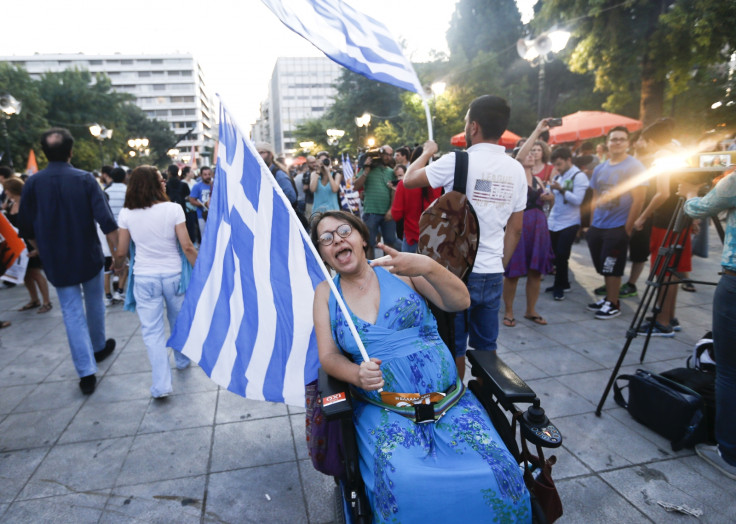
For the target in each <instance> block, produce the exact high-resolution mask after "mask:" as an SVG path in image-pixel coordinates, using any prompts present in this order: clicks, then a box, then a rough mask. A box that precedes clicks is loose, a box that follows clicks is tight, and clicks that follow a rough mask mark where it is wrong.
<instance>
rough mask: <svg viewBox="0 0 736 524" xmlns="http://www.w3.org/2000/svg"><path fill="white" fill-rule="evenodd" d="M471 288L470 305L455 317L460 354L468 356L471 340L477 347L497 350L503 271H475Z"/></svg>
mask: <svg viewBox="0 0 736 524" xmlns="http://www.w3.org/2000/svg"><path fill="white" fill-rule="evenodd" d="M468 291H469V292H470V307H469V308H468V309H467V310H466V311H465V312H464V314H463V312H459V313H458V314H457V315H456V316H455V356H456V357H461V356H463V355H465V351H466V349H467V346H468V342H469V343H470V346H471V347H472V348H473V349H480V350H483V351H496V347H497V346H496V339H497V338H498V310H499V308H500V307H501V293H502V291H503V273H471V274H470V277H469V278H468ZM468 335H470V341H468Z"/></svg>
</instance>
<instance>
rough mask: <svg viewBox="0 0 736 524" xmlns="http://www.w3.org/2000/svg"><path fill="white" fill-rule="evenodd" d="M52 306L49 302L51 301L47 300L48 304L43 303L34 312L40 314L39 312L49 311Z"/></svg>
mask: <svg viewBox="0 0 736 524" xmlns="http://www.w3.org/2000/svg"><path fill="white" fill-rule="evenodd" d="M52 307H54V306H53V305H52V304H51V302H49V303H48V304H44V305H43V306H41V307H40V308H38V311H36V314H38V315H40V314H41V313H48V312H49V311H51V308H52Z"/></svg>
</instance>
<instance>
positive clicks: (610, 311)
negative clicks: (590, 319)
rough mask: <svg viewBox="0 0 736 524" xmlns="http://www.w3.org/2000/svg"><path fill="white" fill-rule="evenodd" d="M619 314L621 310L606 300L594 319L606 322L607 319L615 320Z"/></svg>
mask: <svg viewBox="0 0 736 524" xmlns="http://www.w3.org/2000/svg"><path fill="white" fill-rule="evenodd" d="M620 314H621V310H620V309H619V308H617V307H616V306H614V305H613V304H611V303H610V302H609V301H608V300H606V301H605V302H604V303H603V305H602V306H601V308H600V309H599V310H598V311H596V313H595V318H596V319H598V320H608V319H609V318H616V317H617V316H619V315H620Z"/></svg>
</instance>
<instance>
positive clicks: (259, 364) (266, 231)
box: [245, 172, 278, 398]
mask: <svg viewBox="0 0 736 524" xmlns="http://www.w3.org/2000/svg"><path fill="white" fill-rule="evenodd" d="M268 176H269V177H270V178H273V176H272V175H271V173H270V172H269V173H268ZM261 180H263V177H261ZM277 187H278V186H277ZM272 214H273V186H271V185H270V184H264V183H261V191H260V195H259V197H258V215H257V216H256V217H255V218H256V225H255V228H254V229H253V232H254V233H256V234H255V237H254V245H253V260H252V261H251V262H252V264H253V273H254V276H255V279H256V281H255V287H256V297H255V298H256V300H257V310H258V335H257V337H256V342H255V346H254V349H253V353H254V354H256V353H258V357H259V358H257V359H255V358H251V359H250V362H249V363H248V368H247V369H246V372H245V378H246V379H248V385H247V386H246V389H245V396H246V397H247V398H258V396H259V395H263V393H262V390H263V383H264V380H265V378H266V371H267V370H268V365H269V364H270V362H271V354H272V352H273V345H274V341H275V340H276V307H275V306H274V303H273V289H271V263H270V253H271V233H272V231H271V228H272V222H273V217H272Z"/></svg>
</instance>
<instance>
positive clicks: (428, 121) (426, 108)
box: [422, 96, 434, 140]
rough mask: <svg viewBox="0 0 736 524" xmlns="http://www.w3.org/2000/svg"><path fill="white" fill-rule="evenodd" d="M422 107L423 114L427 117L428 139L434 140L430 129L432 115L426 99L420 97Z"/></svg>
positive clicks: (432, 131)
mask: <svg viewBox="0 0 736 524" xmlns="http://www.w3.org/2000/svg"><path fill="white" fill-rule="evenodd" d="M422 105H423V106H424V114H425V115H426V116H427V132H428V133H429V139H430V140H434V130H433V129H432V115H431V114H430V112H429V103H428V102H427V97H426V96H422Z"/></svg>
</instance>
